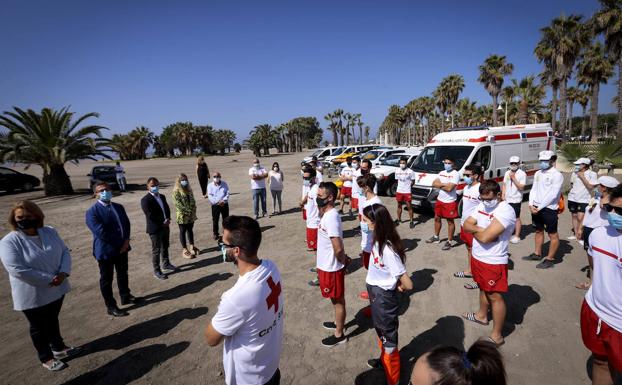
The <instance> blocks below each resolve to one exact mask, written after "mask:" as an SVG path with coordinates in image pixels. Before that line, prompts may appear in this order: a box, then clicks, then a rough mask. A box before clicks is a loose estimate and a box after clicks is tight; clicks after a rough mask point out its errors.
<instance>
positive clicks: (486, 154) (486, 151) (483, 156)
mask: <svg viewBox="0 0 622 385" xmlns="http://www.w3.org/2000/svg"><path fill="white" fill-rule="evenodd" d="M471 163H479V164H481V165H482V168H483V169H484V171H486V170H488V168H490V146H485V147H481V148H480V149H479V150H477V152H476V153H475V156H474V157H473V159H472V160H471Z"/></svg>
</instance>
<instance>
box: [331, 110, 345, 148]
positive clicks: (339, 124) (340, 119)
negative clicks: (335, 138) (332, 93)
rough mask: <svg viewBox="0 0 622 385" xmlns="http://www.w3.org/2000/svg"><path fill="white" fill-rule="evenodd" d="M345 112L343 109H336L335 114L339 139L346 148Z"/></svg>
mask: <svg viewBox="0 0 622 385" xmlns="http://www.w3.org/2000/svg"><path fill="white" fill-rule="evenodd" d="M343 114H344V112H343V110H342V109H341V108H338V109H336V110H335V111H334V112H333V116H334V118H335V123H337V131H338V132H339V138H340V139H341V146H345V144H346V142H345V139H344V138H345V131H344V130H343V129H344V127H343Z"/></svg>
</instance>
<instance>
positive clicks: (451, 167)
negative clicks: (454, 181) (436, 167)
mask: <svg viewBox="0 0 622 385" xmlns="http://www.w3.org/2000/svg"><path fill="white" fill-rule="evenodd" d="M443 167H445V171H451V170H452V169H453V168H454V166H452V165H451V164H448V163H443Z"/></svg>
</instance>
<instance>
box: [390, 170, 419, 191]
mask: <svg viewBox="0 0 622 385" xmlns="http://www.w3.org/2000/svg"><path fill="white" fill-rule="evenodd" d="M395 180H396V181H397V192H398V193H400V194H410V192H411V189H410V188H411V187H412V182H413V180H415V172H414V171H413V170H412V169H410V168H408V167H406V169H405V170H402V169H401V168H398V169H397V170H396V171H395Z"/></svg>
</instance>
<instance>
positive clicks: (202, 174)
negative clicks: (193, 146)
mask: <svg viewBox="0 0 622 385" xmlns="http://www.w3.org/2000/svg"><path fill="white" fill-rule="evenodd" d="M197 178H198V179H199V186H201V193H202V194H203V199H205V198H207V182H209V168H208V167H207V163H205V159H204V158H203V155H199V156H198V157H197Z"/></svg>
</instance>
